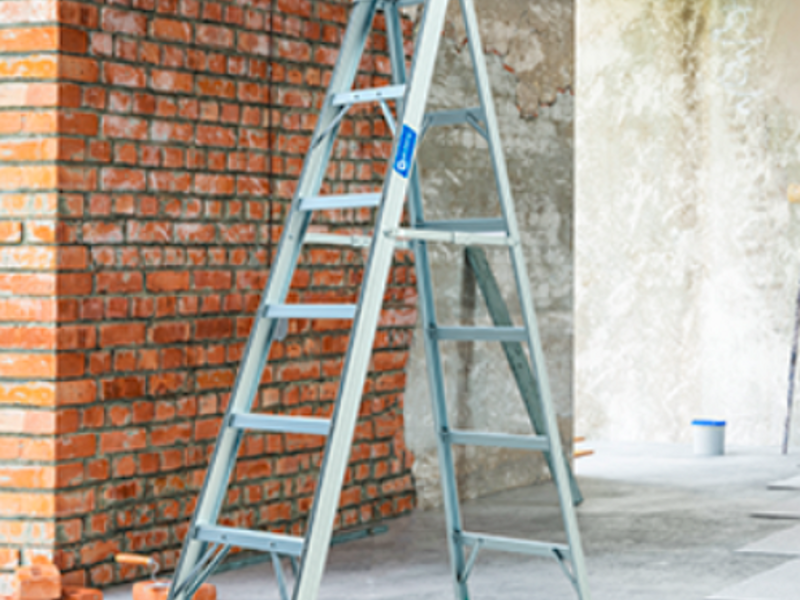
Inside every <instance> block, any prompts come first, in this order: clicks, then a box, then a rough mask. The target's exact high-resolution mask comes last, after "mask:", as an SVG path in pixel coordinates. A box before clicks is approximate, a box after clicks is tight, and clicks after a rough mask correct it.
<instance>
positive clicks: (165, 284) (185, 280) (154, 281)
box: [146, 271, 189, 293]
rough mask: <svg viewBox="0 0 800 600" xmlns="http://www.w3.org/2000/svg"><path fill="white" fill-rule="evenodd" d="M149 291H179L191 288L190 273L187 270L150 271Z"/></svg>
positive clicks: (147, 282)
mask: <svg viewBox="0 0 800 600" xmlns="http://www.w3.org/2000/svg"><path fill="white" fill-rule="evenodd" d="M146 285H147V289H148V291H151V292H156V293H158V292H179V291H186V290H188V289H189V273H187V272H186V271H159V272H154V273H148V274H147V278H146Z"/></svg>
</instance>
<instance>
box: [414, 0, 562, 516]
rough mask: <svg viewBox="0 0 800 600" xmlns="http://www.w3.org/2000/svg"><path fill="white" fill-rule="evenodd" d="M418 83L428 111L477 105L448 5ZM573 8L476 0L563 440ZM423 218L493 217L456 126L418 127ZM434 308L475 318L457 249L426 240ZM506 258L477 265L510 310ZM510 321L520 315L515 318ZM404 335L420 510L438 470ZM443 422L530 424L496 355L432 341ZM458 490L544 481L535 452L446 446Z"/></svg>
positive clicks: (474, 150)
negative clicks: (427, 85)
mask: <svg viewBox="0 0 800 600" xmlns="http://www.w3.org/2000/svg"><path fill="white" fill-rule="evenodd" d="M452 5H453V6H452V7H451V13H450V15H449V18H448V25H447V30H446V37H445V40H444V43H443V47H442V49H441V52H440V56H439V67H438V72H437V76H436V79H435V83H434V90H433V92H432V105H433V108H441V109H444V108H460V107H464V106H475V105H477V96H476V94H475V89H474V85H473V83H472V71H471V65H470V60H469V53H468V50H467V48H466V46H464V45H463V41H464V39H465V34H464V29H463V25H462V20H461V16H460V12H459V10H458V7H457V5H458V3H457V2H452ZM572 6H573V3H572V0H561V1H556V2H553V1H547V2H538V1H537V2H531V1H529V0H525V1H521V0H499V1H498V2H494V3H484V2H479V3H478V10H479V17H480V20H481V25H482V28H483V31H484V35H485V38H484V45H485V48H486V50H487V58H488V61H489V70H490V73H491V77H492V83H493V88H494V93H495V98H496V101H497V109H498V112H499V115H500V124H501V129H502V132H501V133H502V137H503V141H504V143H505V150H506V153H507V156H508V160H509V169H510V176H511V181H512V186H513V191H514V194H515V199H516V204H517V209H518V214H519V218H520V223H521V225H522V228H523V231H524V233H525V234H526V235H525V239H524V244H525V247H526V249H527V256H528V262H529V264H528V267H529V271H530V276H531V281H532V282H533V289H534V294H535V297H536V303H537V308H538V309H539V313H540V319H541V326H542V335H543V339H544V344H545V351H546V353H547V356H548V366H549V368H550V372H551V377H552V379H553V386H554V393H555V396H556V398H557V402H558V407H557V408H558V412H559V417H560V419H561V427H562V430H563V432H564V437H565V438H566V439H570V438H571V435H572V353H573V348H572V293H573V254H572V208H573V140H572V136H573V96H572V93H571V85H572V74H573V57H574V54H573V28H572V24H573V8H572ZM421 162H422V165H423V169H422V175H423V180H424V193H425V201H426V207H427V216H428V218H432V219H435V218H457V217H463V218H468V217H480V216H499V214H500V213H499V206H498V204H497V196H496V193H495V191H494V180H493V172H492V170H491V168H490V164H489V160H488V154H487V148H486V144H485V143H484V142H483V140H482V139H481V138H479V136H478V135H477V134H476V133H474V132H472V131H471V130H468V129H461V128H459V129H441V130H435V131H432V132H431V133H429V135H428V137H427V138H426V140H425V142H424V145H423V147H422V150H421ZM431 250H432V254H431V256H432V261H433V275H434V279H435V283H436V285H437V302H436V308H437V311H438V314H439V317H440V320H441V321H442V322H443V323H450V324H453V325H473V324H476V325H489V324H490V321H489V319H488V316H487V313H486V310H485V307H484V304H483V299H482V297H481V295H480V292H479V291H477V290H476V287H475V283H474V281H473V280H472V278H471V273H470V272H469V270H468V267H467V265H466V263H465V260H464V254H463V249H462V248H456V247H453V246H442V245H435V246H432V247H431ZM507 256H508V255H507V253H504V252H492V253H490V260H491V261H492V263H493V266H494V268H495V272H496V274H497V276H498V279H499V280H500V283H501V286H502V288H503V290H504V293H505V295H506V298H507V299H509V300H510V301H511V302H510V303H511V306H512V311H513V312H514V314H515V315H517V316H518V315H519V309H518V307H517V306H516V293H515V289H514V279H513V274H512V271H511V269H510V263H509V261H508V258H507ZM517 322H521V321H519V320H518V321H517ZM420 338H421V336H416V340H415V346H414V348H413V349H412V360H411V365H410V368H409V377H408V387H407V393H406V399H405V411H406V419H405V424H406V438H407V443H408V445H409V447H410V448H411V449H412V450H413V452H414V453H415V456H416V462H415V467H414V474H415V477H416V482H417V491H418V498H419V501H420V504H421V505H422V506H426V505H431V504H435V503H437V502H439V498H440V486H439V469H438V463H437V457H436V445H435V438H434V429H433V423H432V417H431V409H430V399H429V394H428V384H427V379H426V372H425V356H424V351H423V348H422V340H421V339H420ZM444 363H445V370H446V380H447V393H448V400H449V402H450V415H451V418H452V424H453V425H454V426H457V427H459V428H471V429H478V430H490V429H491V430H497V431H507V432H515V433H520V432H529V431H530V424H529V422H528V420H527V416H526V413H525V411H524V408H523V406H522V403H521V401H520V399H519V394H518V392H517V390H516V386H515V384H514V381H513V379H512V377H511V373H510V371H509V369H508V366H507V363H506V361H505V357H504V355H503V354H502V351H501V349H500V347H499V345H495V344H474V345H472V344H455V343H453V344H448V345H445V346H444ZM456 459H457V466H458V474H459V485H460V491H461V494H462V496H463V497H474V496H478V495H483V494H487V493H491V492H493V491H496V490H499V489H505V488H508V487H514V486H518V485H524V484H527V483H530V482H532V481H535V480H537V479H540V478H542V477H544V469H543V463H542V462H541V458H540V457H539V456H538V455H535V454H531V453H527V452H521V453H520V452H511V451H500V450H497V451H494V450H487V449H475V448H470V449H458V450H457V457H456Z"/></svg>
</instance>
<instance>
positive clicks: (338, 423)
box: [294, 0, 447, 600]
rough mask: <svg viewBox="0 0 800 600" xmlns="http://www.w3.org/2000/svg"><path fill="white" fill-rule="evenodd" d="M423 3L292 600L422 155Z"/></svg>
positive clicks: (429, 71)
mask: <svg viewBox="0 0 800 600" xmlns="http://www.w3.org/2000/svg"><path fill="white" fill-rule="evenodd" d="M359 6H368V7H369V9H370V10H371V11H372V12H373V14H374V11H375V10H376V9H377V6H378V0H369V1H366V0H365V1H364V2H362V3H359V4H356V5H355V6H354V8H353V10H358V9H359ZM424 10H425V12H424V16H423V21H422V22H423V25H422V28H421V31H420V34H419V41H418V44H417V53H416V56H415V59H414V68H413V75H412V76H411V79H410V82H409V85H408V87H407V90H406V99H405V102H404V103H403V112H402V120H401V122H400V123H398V130H400V131H403V134H401V135H400V136H399V137H398V138H396V139H395V143H394V149H393V152H392V158H391V163H390V165H389V168H390V170H389V174H388V176H387V179H386V182H385V184H384V189H383V202H382V205H381V207H380V209H379V210H378V216H377V221H376V225H375V239H374V241H373V243H372V248H371V250H370V255H369V260H368V262H367V267H366V270H365V278H364V281H363V283H362V288H361V296H360V299H359V303H358V309H357V311H356V316H355V321H354V323H353V329H352V333H351V336H350V344H349V348H348V351H347V359H346V361H345V366H344V369H343V371H342V381H341V384H340V387H339V401H338V402H337V404H336V407H335V408H334V415H333V425H332V427H331V433H330V435H329V437H328V443H327V445H326V448H325V454H324V458H323V461H322V468H321V471H320V478H319V483H318V487H317V493H316V495H315V498H314V503H313V505H312V508H311V515H310V517H309V521H308V528H307V530H308V532H309V533H308V535H307V541H306V544H305V546H304V549H303V556H302V559H301V562H300V576H299V578H298V581H297V584H296V586H295V593H294V600H315V599H316V598H317V596H318V594H319V588H320V584H321V582H322V574H323V572H324V569H325V562H326V559H327V556H328V551H329V549H330V540H331V537H332V535H333V522H334V518H335V516H336V511H337V509H338V506H339V496H340V494H341V485H342V482H343V480H344V474H345V470H346V468H347V462H348V458H349V456H350V451H351V444H352V440H353V435H354V433H355V427H356V421H357V419H358V413H359V411H358V407H359V405H360V403H361V394H362V391H363V387H364V381H365V380H366V376H367V370H368V368H369V361H370V357H371V356H372V346H373V344H372V340H373V339H374V332H375V330H376V328H377V326H378V319H379V317H380V311H381V304H382V299H383V295H384V291H385V289H386V285H387V277H388V275H389V269H390V268H391V265H392V261H393V259H394V250H395V243H394V240H393V239H392V238H391V237H389V236H386V235H384V234H383V232H384V231H385V230H387V229H391V228H396V227H398V226H399V224H400V220H401V217H402V213H403V204H404V199H405V195H406V191H407V189H408V183H409V179H408V172H407V171H406V170H405V168H411V166H412V165H413V164H414V162H415V160H416V151H417V147H416V145H415V144H413V143H412V142H410V141H408V140H409V139H410V138H406V134H407V133H408V132H409V131H410V135H412V136H413V135H417V132H419V131H420V130H421V127H422V122H423V119H424V117H425V105H426V103H427V99H428V94H429V91H430V87H431V81H432V79H433V66H434V63H435V60H436V55H437V51H438V48H439V44H440V40H441V35H440V34H441V31H442V28H443V27H444V21H445V14H446V10H447V2H441V1H440V2H427V3H426V4H425V9H424ZM404 140H405V141H404ZM401 162H402V165H401ZM404 167H405V168H404Z"/></svg>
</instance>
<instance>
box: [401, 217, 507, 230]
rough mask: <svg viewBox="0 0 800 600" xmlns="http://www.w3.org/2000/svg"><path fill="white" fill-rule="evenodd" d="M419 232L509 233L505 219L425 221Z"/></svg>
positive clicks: (417, 227) (421, 224)
mask: <svg viewBox="0 0 800 600" xmlns="http://www.w3.org/2000/svg"><path fill="white" fill-rule="evenodd" d="M415 229H417V230H426V231H457V232H460V233H507V232H508V226H507V225H506V222H505V220H504V219H501V218H497V219H448V220H444V221H425V222H424V223H420V224H419V225H417V226H416V228H415Z"/></svg>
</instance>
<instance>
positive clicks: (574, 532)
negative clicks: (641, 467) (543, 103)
mask: <svg viewBox="0 0 800 600" xmlns="http://www.w3.org/2000/svg"><path fill="white" fill-rule="evenodd" d="M459 2H460V3H461V11H462V13H463V16H464V22H465V25H466V30H467V38H468V41H469V47H470V54H471V56H472V64H473V68H474V71H475V78H476V81H477V87H478V95H479V97H480V101H481V106H482V107H483V111H484V115H485V117H486V130H487V133H488V134H489V151H490V154H491V159H492V163H493V165H494V170H495V177H496V184H497V191H498V194H499V197H500V204H501V206H502V209H503V214H504V216H505V218H506V223H507V224H508V233H509V236H511V238H512V240H514V242H515V243H514V244H513V245H512V247H511V250H510V254H511V260H512V263H513V264H514V269H515V272H516V280H517V292H518V294H519V301H520V306H521V307H522V314H523V319H524V321H525V327H526V328H527V329H528V337H529V344H530V351H531V361H532V365H533V369H534V373H535V374H536V377H537V380H538V382H539V393H540V397H541V399H542V411H543V413H544V418H545V425H546V427H547V431H546V432H544V433H545V435H547V436H548V437H549V438H550V453H551V456H552V458H553V466H554V467H555V468H554V470H553V478H554V479H555V482H556V489H557V490H558V497H559V503H560V504H561V513H562V516H563V519H564V527H565V529H566V532H567V539H568V540H569V545H570V549H571V553H572V563H573V569H574V571H575V579H576V584H577V585H576V587H577V591H578V594H579V596H580V598H581V600H590V595H589V584H588V576H587V573H586V562H585V557H584V553H583V546H582V544H581V535H580V531H579V528H578V519H577V516H576V514H575V507H574V499H573V498H572V491H571V489H570V485H569V478H568V477H567V469H566V463H565V461H564V459H563V457H564V454H563V452H564V451H563V448H562V445H561V436H560V434H559V430H558V420H557V418H556V413H555V407H554V405H553V398H552V390H551V388H550V380H549V377H548V374H547V368H546V362H545V357H544V351H543V349H542V343H541V339H540V336H539V329H538V323H537V318H536V311H535V309H534V303H533V295H532V293H531V287H530V285H529V283H528V278H529V275H528V271H527V265H526V260H525V255H524V252H523V250H522V245H521V243H520V237H519V224H518V222H517V216H516V211H515V209H514V202H513V198H512V194H511V184H510V181H509V177H508V166H507V164H506V159H505V155H504V153H503V149H502V141H501V139H500V129H499V124H498V120H497V113H496V109H495V105H494V98H493V95H492V91H491V82H490V79H489V72H488V68H487V65H486V58H485V56H484V53H483V44H482V41H481V35H480V26H479V24H478V17H477V14H476V12H475V5H474V3H473V0H459Z"/></svg>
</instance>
